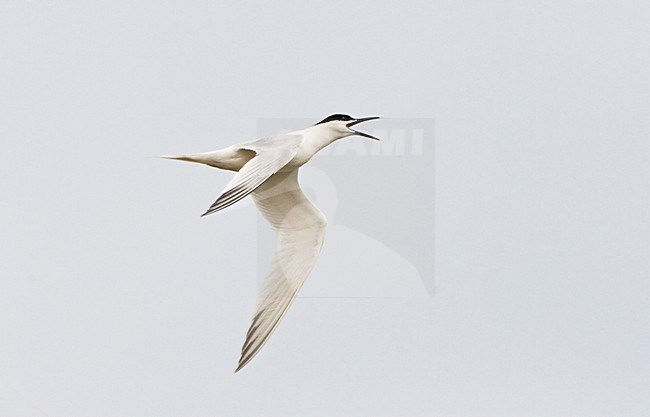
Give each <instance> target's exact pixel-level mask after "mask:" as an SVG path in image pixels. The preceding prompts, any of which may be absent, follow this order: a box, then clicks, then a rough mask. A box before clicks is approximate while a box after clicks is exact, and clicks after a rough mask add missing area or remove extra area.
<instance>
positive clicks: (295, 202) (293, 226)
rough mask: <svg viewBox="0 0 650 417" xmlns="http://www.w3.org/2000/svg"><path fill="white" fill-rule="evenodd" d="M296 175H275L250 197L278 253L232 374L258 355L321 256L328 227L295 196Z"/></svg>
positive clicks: (299, 194) (302, 198) (310, 206)
mask: <svg viewBox="0 0 650 417" xmlns="http://www.w3.org/2000/svg"><path fill="white" fill-rule="evenodd" d="M297 176H298V170H297V169H296V170H294V171H291V172H279V173H277V174H275V175H274V176H273V177H271V178H270V179H269V180H268V181H267V182H266V183H264V184H263V185H262V186H261V187H259V188H258V189H257V190H256V191H255V192H254V193H253V200H254V201H255V204H256V205H257V207H258V209H259V210H260V212H261V213H262V214H263V215H264V217H265V218H266V219H267V220H268V221H269V223H270V224H271V226H272V227H273V228H274V229H275V231H276V232H277V235H278V250H277V253H276V255H275V259H274V260H273V263H272V264H271V269H270V271H269V273H268V275H267V277H266V280H265V281H264V285H263V287H262V290H261V292H260V297H259V301H258V304H257V309H256V311H255V314H254V316H253V320H252V323H251V326H250V329H249V330H248V333H247V335H246V341H245V342H244V346H243V347H242V351H241V357H240V359H239V365H238V367H237V370H236V371H235V372H237V371H239V370H240V369H242V368H243V367H244V366H245V365H246V364H247V363H248V362H250V361H251V359H253V357H254V356H255V355H256V354H257V353H258V352H259V351H260V349H261V348H262V347H263V346H264V344H265V343H266V341H267V340H268V339H269V337H270V336H271V334H273V331H274V330H275V329H276V327H277V326H278V324H279V323H280V321H281V320H282V318H283V317H284V315H285V314H286V313H287V310H288V308H289V306H290V305H291V303H292V301H293V300H294V299H295V297H296V295H297V293H298V291H299V290H300V288H301V287H302V284H303V283H304V282H305V280H306V279H307V276H308V275H309V273H310V272H311V270H312V268H313V267H314V265H315V263H316V260H317V259H318V256H319V254H320V250H321V247H322V245H323V240H324V237H325V228H326V225H327V221H326V219H325V216H324V215H323V213H321V211H320V210H318V208H316V207H315V206H314V205H313V204H312V203H311V202H310V201H309V200H308V199H307V197H305V195H304V194H303V193H302V191H301V190H300V187H299V185H298V180H297Z"/></svg>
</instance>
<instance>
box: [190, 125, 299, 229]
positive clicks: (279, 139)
mask: <svg viewBox="0 0 650 417" xmlns="http://www.w3.org/2000/svg"><path fill="white" fill-rule="evenodd" d="M301 140H302V137H301V136H299V135H278V136H273V137H270V138H264V139H259V140H256V141H254V142H249V143H244V144H241V145H238V147H239V148H240V149H247V150H251V151H253V152H255V156H254V157H253V158H252V159H251V160H250V161H248V162H247V163H246V164H245V165H244V166H243V167H242V169H240V170H239V172H238V173H237V174H235V176H234V177H233V178H232V180H230V182H229V183H228V184H227V185H226V187H225V188H224V190H223V191H222V192H221V195H220V196H219V198H217V200H216V201H215V202H214V203H212V205H211V206H210V208H208V210H207V211H206V212H205V213H203V214H202V215H201V216H207V215H208V214H212V213H216V212H217V211H219V210H223V209H224V208H226V207H228V206H231V205H233V204H235V203H236V202H238V201H239V200H241V199H242V198H244V197H246V196H247V195H249V194H250V193H252V192H253V191H255V189H256V188H257V187H259V186H260V185H261V184H262V183H263V182H264V181H266V180H267V179H268V178H269V177H270V176H271V175H273V174H275V173H276V172H278V171H279V170H280V169H281V168H282V167H284V166H285V165H286V164H287V163H288V162H289V161H291V160H292V159H293V157H294V156H295V155H296V152H297V150H298V146H300V142H301Z"/></svg>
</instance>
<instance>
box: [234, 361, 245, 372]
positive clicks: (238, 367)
mask: <svg viewBox="0 0 650 417" xmlns="http://www.w3.org/2000/svg"><path fill="white" fill-rule="evenodd" d="M247 363H248V362H243V363H242V362H239V365H237V369H235V372H234V373H235V374H236V373H237V372H239V371H241V370H242V368H243V367H244V366H246V364H247Z"/></svg>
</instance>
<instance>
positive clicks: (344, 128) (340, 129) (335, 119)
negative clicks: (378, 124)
mask: <svg viewBox="0 0 650 417" xmlns="http://www.w3.org/2000/svg"><path fill="white" fill-rule="evenodd" d="M375 119H381V116H371V117H361V118H358V119H355V118H354V117H351V116H348V115H347V114H333V115H331V116H329V117H326V118H324V119H323V120H321V121H320V122H318V123H316V124H315V125H314V126H322V127H324V128H327V129H328V130H330V131H331V133H332V135H334V136H335V137H337V138H344V137H346V136H352V135H358V136H363V137H366V138H370V139H374V140H381V139H379V138H376V137H374V136H372V135H369V134H367V133H364V132H359V131H358V130H354V129H352V126H354V125H357V124H359V123H362V122H367V121H369V120H375Z"/></svg>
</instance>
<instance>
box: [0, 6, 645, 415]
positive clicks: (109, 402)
mask: <svg viewBox="0 0 650 417" xmlns="http://www.w3.org/2000/svg"><path fill="white" fill-rule="evenodd" d="M648 21H650V6H648V3H647V2H641V1H639V2H631V1H621V2H587V1H584V2H582V1H581V2H578V1H569V2H566V1H562V2H561V1H546V2H537V3H531V2H524V3H522V2H514V1H498V2H478V1H475V2H467V1H445V2H430V1H427V2H414V3H406V4H405V3H398V2H379V3H378V2H352V3H351V2H336V1H328V2H318V3H313V2H309V3H298V2H273V3H262V2H252V3H251V2H249V3H241V2H206V1H202V2H180V1H176V2H158V1H138V2H133V1H128V2H127V1H111V2H82V1H66V2H38V1H33V2H22V1H20V2H19V1H5V2H3V3H2V4H0V80H2V81H1V82H0V141H1V142H0V145H1V147H0V149H1V151H0V192H1V194H2V196H3V199H2V202H0V236H2V241H3V245H2V255H1V265H2V267H1V272H0V273H1V277H0V285H1V288H0V335H1V337H0V338H1V342H0V393H1V394H0V415H3V416H4V415H6V416H16V417H18V416H38V417H40V416H65V417H74V416H84V417H85V416H90V415H91V416H120V417H121V416H147V415H152V416H154V415H155V416H159V417H161V416H162V417H164V416H170V417H171V416H181V415H182V416H215V415H224V416H226V415H227V416H260V415H266V416H283V417H286V416H302V417H309V416H322V415H327V416H371V415H372V416H395V415H408V416H432V415H439V416H446V417H453V416H458V417H468V416H486V417H487V416H518V417H520V416H549V415H553V416H566V417H575V416H583V415H585V416H586V415H588V416H590V417H598V416H602V417H611V416H617V417H626V416H641V415H648V414H650V400H649V397H648V395H647V393H648V391H649V390H650V365H649V364H650V353H649V352H650V335H649V333H648V328H650V306H649V304H648V300H649V299H650V283H649V279H648V278H649V277H650V273H649V271H650V257H648V247H650V214H649V213H650V193H649V189H650V165H649V164H648V161H650V141H649V137H650V118H649V117H648V114H649V111H650V104H649V103H650V100H649V98H650V82H649V81H650V78H649V77H648V74H650V51H649V50H648V47H647V41H648V39H650V29H649V26H648ZM337 112H343V113H350V114H353V115H374V114H383V115H385V116H389V117H392V118H406V119H408V118H428V119H434V120H435V167H434V172H435V175H434V176H431V184H433V178H434V177H435V185H436V188H435V210H434V212H432V213H430V215H429V216H423V217H424V219H423V221H424V222H435V230H436V236H435V294H434V296H433V297H421V298H394V299H390V298H357V299H340V298H303V299H299V300H297V302H296V303H295V304H294V306H293V307H292V309H291V310H290V312H289V314H287V317H286V318H285V320H284V321H283V323H282V325H281V326H280V327H279V329H278V331H277V332H276V334H275V335H274V336H273V338H272V339H271V341H270V342H269V344H268V346H266V347H265V349H264V350H263V351H262V352H261V353H260V355H259V356H258V357H257V358H256V359H255V360H254V361H253V362H252V363H251V364H250V366H249V367H247V368H246V369H245V370H244V371H242V372H241V373H240V374H237V375H233V373H232V372H233V370H234V367H235V364H236V360H237V356H238V353H239V349H240V347H241V344H242V342H243V337H244V335H245V332H246V329H247V326H248V323H249V319H250V314H251V312H252V310H253V306H254V303H255V299H256V288H257V282H256V281H257V258H256V257H255V258H251V257H250V255H249V254H248V253H249V252H250V251H254V250H257V248H258V246H257V237H258V236H257V224H256V223H255V222H253V221H252V220H254V219H256V216H257V215H256V213H255V210H254V208H253V207H252V206H251V205H248V206H246V207H242V208H241V209H239V210H231V211H229V212H224V213H221V214H223V215H219V216H211V217H209V218H204V219H200V218H199V217H198V216H199V214H201V213H202V212H203V210H205V208H207V206H208V205H209V204H210V203H211V202H212V201H213V200H214V199H215V198H216V196H217V194H218V192H219V190H220V189H221V187H222V186H223V185H225V183H226V182H227V181H228V179H229V178H230V175H229V174H228V173H220V172H216V171H214V170H210V169H208V168H205V167H199V166H191V165H183V164H180V163H174V162H171V161H162V160H158V159H154V158H150V157H151V156H155V155H160V154H170V153H177V152H193V151H207V150H212V149H216V148H220V147H223V146H226V145H229V144H231V143H236V142H241V141H244V140H249V139H251V138H254V137H255V136H256V135H257V123H258V120H259V119H262V118H283V119H290V118H296V119H300V120H302V118H313V119H316V120H314V121H317V119H319V118H322V117H325V116H327V115H329V114H331V113H337ZM302 127H303V126H296V128H302ZM350 140H354V139H350ZM348 160H349V161H351V163H350V164H341V166H340V168H339V169H341V170H346V172H347V177H348V178H349V179H348V181H349V182H350V183H354V181H355V177H358V176H361V175H363V173H362V172H359V169H355V168H357V167H356V166H355V165H354V158H350V159H348ZM346 161H347V160H346ZM391 170H394V168H393V167H392V166H391V167H390V169H386V171H385V172H384V173H383V174H382V175H381V178H377V183H378V184H385V186H386V187H396V186H397V184H395V183H394V182H391V181H394V178H395V177H394V176H392V175H391ZM400 178H401V176H400ZM418 181H422V180H421V179H418ZM313 188H314V189H316V190H315V192H316V194H318V189H317V184H316V185H313ZM412 206H413V203H412V201H411V200H407V201H403V202H401V207H400V205H397V206H394V207H391V210H394V211H395V213H394V216H393V218H394V219H395V221H399V215H400V212H402V209H403V210H406V209H412V208H413V207H412ZM359 207H360V206H359ZM354 208H355V206H354V205H352V206H351V208H350V207H348V208H347V209H346V210H351V211H353V210H354ZM420 212H422V210H420ZM326 244H327V243H326ZM334 249H336V248H330V249H328V250H329V251H330V252H329V253H331V254H334V253H337V252H336V250H334ZM324 255H325V253H324ZM364 256H366V257H367V256H371V254H368V253H364ZM366 259H368V258H366ZM321 261H322V262H320V263H319V264H318V271H317V272H318V274H320V275H319V276H321V277H323V278H324V277H326V276H327V274H328V272H330V273H331V271H333V270H334V269H331V268H334V267H335V266H336V259H334V258H332V257H329V258H327V257H325V256H324V258H323V259H321ZM375 270H376V268H374V269H373V271H375ZM350 279H354V277H351V278H350ZM364 279H365V280H367V277H364Z"/></svg>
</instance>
